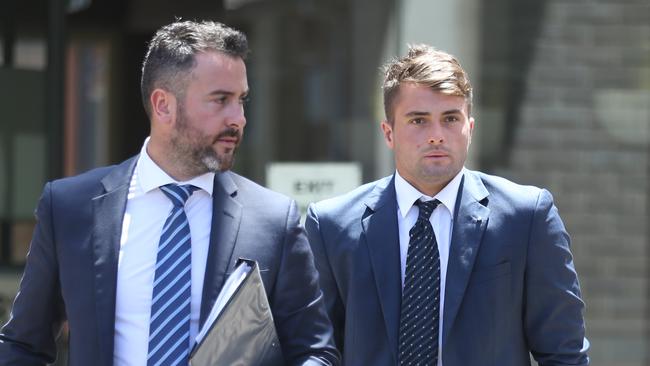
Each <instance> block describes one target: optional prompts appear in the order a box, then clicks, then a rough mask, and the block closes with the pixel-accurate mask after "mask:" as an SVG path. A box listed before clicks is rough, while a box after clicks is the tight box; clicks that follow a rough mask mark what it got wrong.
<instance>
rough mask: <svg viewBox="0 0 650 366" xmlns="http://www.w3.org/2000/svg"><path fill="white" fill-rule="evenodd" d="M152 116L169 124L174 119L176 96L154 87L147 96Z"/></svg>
mask: <svg viewBox="0 0 650 366" xmlns="http://www.w3.org/2000/svg"><path fill="white" fill-rule="evenodd" d="M149 103H151V114H152V118H153V119H155V120H157V121H160V122H162V123H164V124H171V123H173V122H174V121H175V120H176V118H175V117H176V106H177V104H176V97H175V96H174V94H172V93H170V92H168V91H166V90H163V89H160V88H156V89H154V91H153V92H151V96H150V97H149Z"/></svg>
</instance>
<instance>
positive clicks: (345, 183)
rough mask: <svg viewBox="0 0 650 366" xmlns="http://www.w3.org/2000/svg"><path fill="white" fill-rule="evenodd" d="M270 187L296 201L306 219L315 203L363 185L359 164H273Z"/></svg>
mask: <svg viewBox="0 0 650 366" xmlns="http://www.w3.org/2000/svg"><path fill="white" fill-rule="evenodd" d="M266 184H267V186H268V187H269V188H270V189H272V190H274V191H276V192H280V193H283V194H286V195H287V196H289V197H291V198H293V199H295V200H296V202H297V203H298V207H299V208H300V213H301V215H302V217H303V219H304V217H305V215H306V214H307V207H308V206H309V204H310V203H312V202H317V201H321V200H324V199H326V198H330V197H334V196H338V195H341V194H343V193H346V192H349V191H351V190H353V189H355V188H357V187H358V186H359V185H361V165H360V164H359V163H271V164H269V165H267V167H266Z"/></svg>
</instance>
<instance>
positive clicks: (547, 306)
mask: <svg viewBox="0 0 650 366" xmlns="http://www.w3.org/2000/svg"><path fill="white" fill-rule="evenodd" d="M569 245H570V239H569V235H568V233H567V232H566V229H565V228H564V224H563V223H562V220H561V219H560V216H559V213H558V210H557V208H556V207H555V205H554V204H553V198H552V196H551V194H550V193H549V192H548V191H546V190H543V191H541V193H540V195H539V197H538V201H537V207H536V209H535V213H534V216H533V222H532V229H531V233H530V238H529V248H528V257H527V267H526V308H525V309H524V316H525V327H526V336H527V338H528V343H529V346H530V349H531V353H532V355H533V357H534V358H535V360H536V361H537V362H538V363H539V365H540V366H560V365H582V366H586V365H588V364H589V357H588V356H587V350H588V349H589V341H587V339H586V338H585V323H584V319H583V310H584V306H585V305H584V302H583V301H582V300H581V298H580V285H579V283H578V276H577V273H576V270H575V267H574V264H573V257H572V255H571V251H570V248H569Z"/></svg>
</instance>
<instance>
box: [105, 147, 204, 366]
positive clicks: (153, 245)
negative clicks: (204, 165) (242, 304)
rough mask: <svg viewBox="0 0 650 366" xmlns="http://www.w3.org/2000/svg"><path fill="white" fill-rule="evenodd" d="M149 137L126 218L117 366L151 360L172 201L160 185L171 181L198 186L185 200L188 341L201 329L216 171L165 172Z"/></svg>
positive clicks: (117, 320)
mask: <svg viewBox="0 0 650 366" xmlns="http://www.w3.org/2000/svg"><path fill="white" fill-rule="evenodd" d="M148 143H149V138H147V139H146V140H145V142H144V146H143V147H142V150H141V151H140V156H139V158H138V162H137V165H136V167H135V171H134V173H133V176H132V177H131V184H130V186H129V194H128V198H127V203H126V212H125V213H124V218H123V220H122V236H121V239H120V251H119V259H118V268H117V291H116V303H115V348H114V354H113V361H114V365H115V366H143V365H146V364H147V352H148V347H149V316H150V313H151V295H152V291H153V280H154V274H155V266H156V257H157V254H158V242H159V240H160V235H161V233H162V228H163V224H164V223H165V220H166V219H167V215H168V214H169V212H170V211H171V209H172V206H173V204H172V202H171V201H170V200H169V199H168V198H167V196H165V194H164V193H163V192H162V191H161V190H160V189H159V188H158V187H160V186H162V185H165V184H168V183H177V184H192V185H194V186H197V187H199V188H200V189H198V190H196V191H195V192H194V193H193V194H192V196H190V198H189V199H188V200H187V202H186V204H185V213H186V215H187V219H188V221H189V225H190V233H191V241H192V269H191V271H192V299H191V305H190V307H191V316H190V344H192V343H193V342H194V337H195V336H196V334H197V333H198V327H199V315H200V309H201V295H202V291H203V279H204V274H205V266H206V261H207V257H208V245H209V242H210V228H211V221H212V186H213V180H214V173H206V174H203V175H201V176H198V177H195V178H193V179H191V180H189V181H186V182H177V181H175V180H174V179H173V178H171V177H170V176H169V175H167V174H166V173H165V172H164V171H163V170H162V169H161V168H160V167H159V166H158V165H156V163H155V162H154V161H153V160H151V158H150V157H149V154H147V144H148Z"/></svg>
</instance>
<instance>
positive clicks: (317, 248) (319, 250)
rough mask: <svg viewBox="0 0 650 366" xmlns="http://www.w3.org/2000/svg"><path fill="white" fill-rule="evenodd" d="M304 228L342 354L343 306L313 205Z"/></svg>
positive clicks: (310, 206) (337, 343)
mask: <svg viewBox="0 0 650 366" xmlns="http://www.w3.org/2000/svg"><path fill="white" fill-rule="evenodd" d="M305 228H306V230H307V237H308V238H309V244H310V245H311V249H312V252H313V253H314V261H315V263H316V269H317V270H318V276H319V278H320V286H321V289H322V291H323V296H324V300H325V308H326V309H327V314H328V315H329V318H330V319H331V320H332V325H333V327H334V340H335V341H336V345H337V346H338V349H339V350H340V351H341V353H343V352H344V351H343V345H344V344H345V342H344V339H343V331H344V327H345V315H344V314H345V312H344V310H343V305H342V302H341V298H340V296H339V289H338V286H337V284H336V279H335V278H334V274H333V272H332V267H331V264H330V260H329V257H328V255H327V251H326V248H325V242H324V240H323V236H322V233H321V228H320V221H319V218H318V214H317V213H316V208H315V207H314V205H313V204H312V205H309V211H308V213H307V220H306V222H305Z"/></svg>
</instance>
